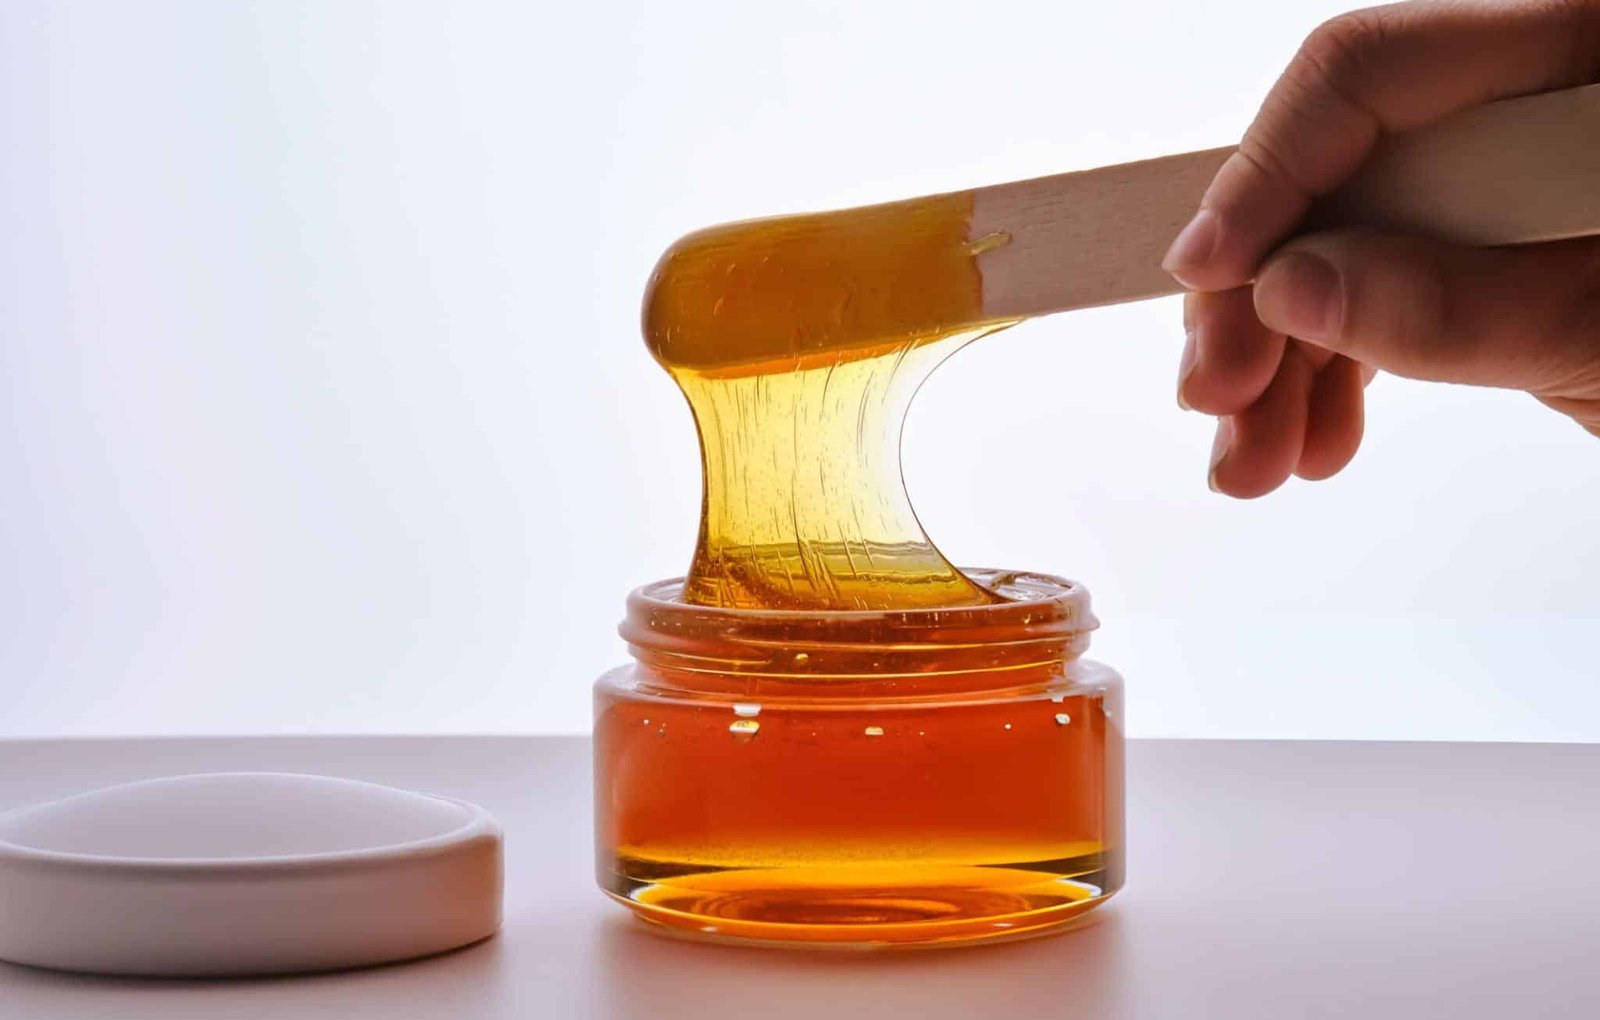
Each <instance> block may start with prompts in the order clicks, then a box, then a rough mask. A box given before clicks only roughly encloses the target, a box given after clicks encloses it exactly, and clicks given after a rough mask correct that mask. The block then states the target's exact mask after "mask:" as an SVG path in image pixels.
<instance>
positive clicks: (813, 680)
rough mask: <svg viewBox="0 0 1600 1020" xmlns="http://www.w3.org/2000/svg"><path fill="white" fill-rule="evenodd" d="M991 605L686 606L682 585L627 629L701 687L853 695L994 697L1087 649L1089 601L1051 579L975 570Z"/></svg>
mask: <svg viewBox="0 0 1600 1020" xmlns="http://www.w3.org/2000/svg"><path fill="white" fill-rule="evenodd" d="M966 573H967V574H968V575H969V576H970V577H971V578H972V579H973V580H975V581H977V582H978V583H979V584H982V585H984V586H985V587H987V588H990V589H991V590H993V591H995V592H997V593H998V594H1000V595H1001V596H1003V598H1004V601H1000V602H996V603H993V604H989V605H978V606H958V607H949V608H936V609H908V610H892V611H883V612H877V611H873V612H810V611H774V610H751V609H722V608H718V607H712V606H697V605H690V604H688V603H685V602H682V601H679V600H678V595H679V593H680V591H681V589H682V580H681V579H676V580H671V581H661V582H657V583H655V584H651V585H646V586H644V587H642V588H639V589H637V590H636V591H634V592H633V593H632V594H631V595H629V596H628V611H627V616H626V618H625V619H624V620H623V622H622V625H621V627H620V628H619V632H620V633H621V635H622V638H623V640H625V641H627V642H628V646H629V650H630V651H631V652H632V653H633V656H634V658H636V659H637V660H638V661H639V663H640V664H641V665H643V666H647V667H650V668H651V669H653V670H656V671H661V672H664V673H667V674H673V675H677V676H679V679H680V681H681V682H684V683H686V684H688V685H691V686H695V687H705V686H708V685H709V686H712V687H717V688H720V687H723V686H724V685H725V684H729V683H731V684H733V685H735V686H737V685H738V684H741V683H748V682H751V681H756V680H760V681H764V682H770V683H772V684H777V685H780V686H783V687H791V686H792V687H795V688H796V689H805V690H812V691H815V690H818V689H822V688H826V689H828V690H830V691H837V692H838V693H841V694H843V693H845V692H846V691H847V690H850V689H854V688H858V687H863V686H871V687H873V688H878V689H881V688H882V687H883V686H885V685H891V686H892V685H894V684H905V683H909V682H916V685H917V687H918V689H919V690H926V689H927V688H928V687H929V686H930V685H937V686H939V687H941V688H949V689H952V690H959V689H978V688H983V689H991V688H996V687H1009V686H1013V685H1014V683H1013V681H1015V683H1016V684H1025V683H1028V682H1031V679H1033V678H1037V677H1038V676H1039V675H1040V674H1041V673H1051V672H1058V671H1059V670H1060V668H1061V667H1062V666H1063V665H1064V664H1065V663H1067V662H1070V661H1072V660H1073V659H1076V658H1077V657H1078V656H1080V655H1081V654H1082V653H1083V651H1084V650H1085V649H1086V648H1087V647H1088V645H1089V634H1090V632H1091V631H1092V630H1093V629H1094V628H1095V626H1096V621H1095V619H1094V616H1093V614H1092V613H1091V612H1090V609H1089V593H1088V591H1087V590H1086V589H1085V588H1084V587H1083V586H1082V585H1079V584H1076V583H1074V582H1072V581H1066V580H1063V579H1061V578H1057V577H1051V576H1049V575H1045V574H1028V573H1020V572H1013V571H997V570H969V571H967V572H966Z"/></svg>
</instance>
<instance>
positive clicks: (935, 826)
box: [595, 653, 1122, 946]
mask: <svg viewBox="0 0 1600 1020" xmlns="http://www.w3.org/2000/svg"><path fill="white" fill-rule="evenodd" d="M797 654H800V655H802V656H803V655H804V654H805V653H797ZM1022 672H1023V673H1024V674H1025V676H1024V678H1023V679H1022V682H1020V683H1019V682H1018V678H1016V677H1014V676H1012V675H1011V671H1006V670H997V671H995V672H994V673H993V674H992V675H989V676H985V675H983V674H981V673H980V674H972V673H970V672H969V673H964V674H962V675H961V677H960V683H959V689H958V690H954V691H951V690H947V689H945V688H944V687H943V686H942V685H941V684H940V683H938V682H937V678H930V679H929V680H927V681H923V680H921V679H918V678H912V679H909V680H901V681H894V680H891V681H886V682H883V683H882V684H881V685H879V686H877V687H876V688H874V689H873V690H872V691H871V692H870V694H868V695H867V696H865V697H859V696H858V697H849V696H840V695H839V694H837V693H830V692H828V691H826V690H821V691H817V692H812V693H807V692H805V691H804V690H801V691H800V692H798V693H797V692H796V690H795V685H794V684H780V685H779V686H782V687H783V693H781V694H777V695H773V694H772V693H771V692H767V693H763V688H765V687H771V686H772V684H770V683H768V682H765V681H763V680H762V679H761V678H748V679H746V680H745V681H743V683H742V690H736V689H728V688H727V687H726V686H724V685H720V684H715V683H710V684H703V685H702V684H701V681H702V680H703V677H697V676H696V675H695V674H694V673H692V672H687V671H686V672H682V673H676V672H674V671H671V670H668V671H659V670H648V669H641V668H639V667H625V668H623V669H619V670H615V671H613V672H612V673H610V674H607V675H606V676H605V677H603V678H602V679H601V681H600V682H599V684H597V686H596V726H595V754H596V757H595V761H596V792H597V798H596V811H597V816H596V821H597V837H598V838H597V848H596V849H597V855H598V859H597V872H598V878H599V882H600V885H601V886H602V887H603V888H604V889H605V891H606V892H607V893H609V894H610V895H612V896H613V897H614V898H616V899H618V900H620V901H622V902H623V903H625V904H626V905H627V906H629V907H630V908H632V909H633V910H634V911H636V912H637V913H638V914H639V915H640V916H641V917H643V918H644V919H645V920H648V921H653V922H656V923H659V924H662V925H667V926H670V927H674V928H678V929H683V930H686V931H689V932H694V933H698V934H703V935H709V936H712V937H722V938H740V939H751V940H763V941H774V942H800V943H809V944H834V945H877V946H888V945H918V944H930V943H939V942H948V941H957V940H960V941H966V940H973V939H998V938H1008V937H1018V936H1022V935H1027V934H1038V933H1041V932H1042V931H1045V930H1048V929H1052V928H1055V927H1059V926H1061V925H1063V924H1064V923H1066V922H1067V921H1069V920H1070V919H1071V918H1073V917H1074V916H1075V915H1077V914H1080V913H1082V912H1083V911H1085V910H1087V909H1089V908H1090V907H1092V906H1094V905H1096V904H1097V903H1099V902H1100V901H1102V900H1104V899H1105V898H1106V897H1107V896H1109V895H1111V894H1112V893H1113V892H1115V891H1116V890H1117V889H1118V888H1119V887H1120V886H1121V884H1122V735H1121V728H1120V725H1121V724H1120V713H1121V701H1120V699H1121V684H1120V680H1119V679H1118V678H1117V676H1116V674H1115V673H1113V672H1112V671H1111V670H1109V669H1107V668H1106V667H1104V666H1100V665H1098V664H1096V663H1092V662H1087V661H1082V660H1074V661H1070V662H1067V663H1066V664H1065V665H1064V666H1062V665H1060V664H1058V665H1057V666H1056V667H1055V668H1054V669H1048V668H1047V669H1042V670H1034V671H1028V670H1024V671H1022ZM679 685H681V686H679ZM740 686H741V685H740V684H738V683H736V684H735V687H736V688H737V687H740ZM802 687H803V685H802Z"/></svg>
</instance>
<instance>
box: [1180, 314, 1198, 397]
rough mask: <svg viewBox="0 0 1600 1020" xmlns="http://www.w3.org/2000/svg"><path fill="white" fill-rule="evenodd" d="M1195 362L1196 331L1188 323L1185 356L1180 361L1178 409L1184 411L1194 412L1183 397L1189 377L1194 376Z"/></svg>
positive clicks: (1184, 335) (1185, 335)
mask: <svg viewBox="0 0 1600 1020" xmlns="http://www.w3.org/2000/svg"><path fill="white" fill-rule="evenodd" d="M1194 360H1195V344H1194V329H1193V328H1192V327H1190V326H1189V325H1188V324H1187V323H1186V324H1185V325H1184V329H1183V356H1182V357H1181V358H1179V359H1178V407H1179V408H1180V409H1181V410H1184V411H1193V410H1194V408H1192V407H1190V406H1189V402H1188V401H1187V400H1185V399H1184V397H1183V388H1184V386H1186V385H1187V384H1188V382H1189V377H1190V376H1191V375H1193V374H1194Z"/></svg>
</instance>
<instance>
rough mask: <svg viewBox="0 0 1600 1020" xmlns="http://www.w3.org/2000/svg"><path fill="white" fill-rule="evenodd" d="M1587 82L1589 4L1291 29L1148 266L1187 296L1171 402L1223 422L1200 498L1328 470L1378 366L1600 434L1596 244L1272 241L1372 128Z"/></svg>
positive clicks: (1340, 171)
mask: <svg viewBox="0 0 1600 1020" xmlns="http://www.w3.org/2000/svg"><path fill="white" fill-rule="evenodd" d="M1597 80H1600V0H1521V2H1497V3H1486V4H1460V3H1450V2H1414V3H1401V4H1395V5H1392V6H1389V7H1379V8H1373V9H1371V10H1364V11H1357V12H1354V13H1351V14H1346V15H1342V16H1340V17H1338V18H1335V19H1333V20H1332V21H1330V22H1328V23H1326V24H1324V25H1322V26H1321V27H1320V28H1318V29H1317V30H1316V31H1315V32H1313V33H1312V34H1311V36H1310V37H1308V38H1307V39H1306V41H1305V43H1304V44H1303V45H1302V46H1301V49H1300V52H1299V53H1298V54H1297V55H1296V56H1295V58H1294V60H1293V61H1291V62H1290V64H1289V66H1288V68H1287V69H1286V70H1285V71H1284V72H1283V75H1282V76H1281V77H1280V78H1279V79H1278V82H1277V84H1276V85H1274V86H1273V89H1272V91H1271V92H1270V93H1269V94H1268V96H1267V98H1266V101H1265V102H1264V103H1263V104H1262V107H1261V111H1260V113H1259V114H1258V115H1257V116H1256V119H1255V121H1254V122H1253V123H1252V124H1251V125H1250V129H1249V130H1248V131H1247V132H1246V134H1245V137H1244V140H1243V141H1242V142H1241V143H1240V146H1239V151H1238V152H1237V153H1236V154H1234V155H1233V156H1232V157H1230V158H1229V159H1228V161H1227V162H1226V163H1225V164H1224V165H1223V167H1222V169H1221V170H1220V171H1219V172H1218V174H1217V176H1216V179H1215V180H1214V181H1212V183H1211V186H1210V187H1209V188H1208V189H1207V191H1206V193H1205V196H1204V197H1203V198H1202V199H1201V202H1200V211H1199V212H1198V213H1197V214H1196V216H1195V218H1194V220H1192V221H1191V222H1190V223H1189V225H1188V226H1186V227H1185V228H1184V230H1183V231H1182V232H1181V233H1180V234H1179V235H1178V237H1177V239H1176V240H1175V241H1174V242H1173V245H1172V249H1171V251H1170V252H1168V254H1167V258H1166V260H1165V261H1164V262H1163V265H1164V266H1165V268H1166V269H1167V271H1168V272H1170V273H1172V275H1173V276H1175V277H1176V278H1177V279H1178V281H1179V282H1180V283H1182V284H1183V285H1184V286H1185V287H1187V288H1188V289H1189V290H1190V291H1191V293H1189V294H1186V295H1185V297H1184V332H1185V334H1186V335H1187V339H1186V342H1185V345H1184V351H1183V357H1182V360H1181V362H1180V367H1179V382H1178V402H1179V404H1180V405H1182V406H1184V407H1185V408H1191V409H1193V410H1197V411H1202V412H1205V413H1207V414H1212V415H1216V416H1217V417H1218V418H1219V419H1220V420H1219V421H1218V425H1217V438H1216V443H1215V445H1214V446H1213V449H1212V457H1211V472H1210V483H1211V487H1212V488H1213V489H1215V490H1217V491H1219V492H1223V493H1226V494H1228V495H1230V496H1238V497H1241V498H1253V497H1256V496H1261V495H1265V494H1266V493H1268V492H1271V491H1272V490H1273V489H1276V488H1277V487H1278V486H1280V485H1282V484H1283V483H1284V481H1285V480H1287V479H1288V477H1289V476H1290V475H1291V474H1294V475H1298V476H1299V477H1301V478H1307V479H1320V478H1327V477H1328V476H1330V475H1333V474H1335V473H1336V472H1338V471H1339V470H1340V469H1341V468H1343V467H1344V466H1345V465H1346V464H1348V463H1349V461H1350V458H1351V457H1353V456H1354V455H1355V452H1356V448H1357V447H1358V446H1359V445H1360V443H1361V433H1362V425H1363V404H1364V394H1363V390H1364V388H1365V386H1366V384H1367V383H1368V382H1370V381H1371V379H1372V377H1373V375H1374V374H1375V373H1376V372H1377V371H1378V370H1380V369H1381V370H1383V371H1386V372H1392V373H1394V374H1396V375H1402V376H1408V377H1411V378H1415V379H1429V380H1436V381H1440V382H1456V383H1470V384H1475V385H1481V386H1500V387H1507V388H1512V389H1521V390H1526V391H1527V392H1529V393H1531V394H1532V395H1533V396H1534V397H1536V398H1537V399H1539V400H1540V401H1541V402H1543V403H1544V404H1546V405H1548V406H1549V407H1551V408H1553V409H1555V410H1557V411H1559V412H1561V413H1562V414H1565V415H1568V416H1569V417H1571V418H1572V419H1573V420H1574V421H1576V422H1577V423H1578V424H1579V425H1581V426H1583V427H1584V428H1585V429H1587V430H1588V431H1590V432H1591V433H1594V434H1595V435H1596V436H1600V239H1597V238H1584V239H1581V240H1575V241H1562V242H1557V243H1552V244H1543V245H1532V246H1527V247H1522V248H1501V249H1474V248H1462V247H1456V246H1452V245H1447V244H1441V243H1437V242H1433V241H1429V240H1425V239H1422V238H1418V237H1411V236H1406V235H1401V234H1393V233H1381V232H1377V231H1370V230H1329V231H1323V232H1318V233H1312V234H1305V235H1301V236H1298V237H1294V238H1293V239H1292V240H1288V242H1287V243H1284V242H1285V239H1286V238H1288V237H1289V235H1290V234H1291V232H1292V231H1293V230H1294V228H1295V227H1296V225H1297V224H1298V223H1299V221H1300V219H1301V217H1302V216H1304V215H1305V213H1306V210H1307V209H1308V207H1309V206H1310V204H1311V202H1312V200H1313V199H1315V198H1317V197H1318V196H1321V195H1325V194H1327V193H1329V192H1331V191H1333V190H1335V189H1336V188H1337V187H1338V186H1339V185H1340V184H1342V183H1343V182H1344V181H1345V180H1346V179H1347V178H1348V177H1349V176H1350V175H1351V174H1352V173H1353V172H1354V171H1355V170H1356V169H1357V168H1358V167H1359V166H1360V165H1361V163H1362V162H1363V161H1364V160H1365V159H1366V157H1367V155H1368V154H1369V153H1370V152H1371V151H1372V148H1373V146H1374V144H1375V143H1376V142H1377V140H1378V138H1379V137H1380V136H1381V135H1383V134H1386V133H1389V132H1397V131H1404V130H1406V129H1409V128H1413V127H1417V126H1419V125H1421V124H1425V123H1427V122H1429V121H1432V120H1435V119H1437V118H1439V117H1441V116H1443V115H1445V114H1447V113H1450V112H1452V111H1454V110H1457V109H1461V108H1463V107H1468V106H1476V105H1478V104H1480V103H1485V102H1488V101H1490V100H1494V99H1500V98H1505V97H1507V96H1513V95H1521V94H1527V93H1532V92H1544V91H1549V90H1553V89H1557V88H1564V87H1569V86H1573V85H1580V84H1586V83H1589V82H1593V81H1597ZM1252 280H1253V281H1254V282H1253V283H1252Z"/></svg>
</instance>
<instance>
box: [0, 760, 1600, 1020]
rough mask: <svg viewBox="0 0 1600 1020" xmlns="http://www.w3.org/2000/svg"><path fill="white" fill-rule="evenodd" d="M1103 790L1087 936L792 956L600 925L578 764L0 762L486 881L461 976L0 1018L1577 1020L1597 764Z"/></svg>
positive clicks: (1238, 767)
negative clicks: (323, 787)
mask: <svg viewBox="0 0 1600 1020" xmlns="http://www.w3.org/2000/svg"><path fill="white" fill-rule="evenodd" d="M1128 765H1129V783H1128V791H1129V815H1128V822H1129V853H1130V856H1129V868H1128V872H1129V878H1128V887H1127V889H1126V890H1125V891H1124V892H1123V893H1122V894H1121V895H1120V896H1118V897H1117V898H1116V899H1115V900H1113V901H1112V903H1111V904H1110V905H1109V906H1107V907H1104V908H1102V909H1101V910H1100V911H1098V912H1097V914H1098V915H1099V920H1098V923H1095V924H1090V925H1087V926H1085V927H1082V928H1079V929H1077V930H1075V931H1072V932H1069V933H1067V934H1065V935H1062V936H1059V937H1056V938H1048V939H1041V940H1036V941H1032V942H1019V943H1013V944H1010V945H997V946H989V947H981V948H969V949H965V950H959V949H958V950H938V951H928V952H915V953H900V954H865V953H862V954H822V953H804V952H789V951H776V950H761V949H731V948H726V947H719V946H707V945H699V944H692V943H687V942H679V941H673V940H670V939H666V938H662V937H660V936H657V935H654V934H652V933H650V932H648V931H646V930H643V929H642V927H641V926H639V925H638V924H636V923H635V922H632V921H630V920H629V919H628V918H627V917H626V916H625V912H624V911H622V910H621V909H619V908H617V907H615V906H613V905H611V904H610V903H608V902H607V901H605V900H604V899H603V898H602V897H601V895H600V893H598V892H597V891H596V890H595V888H594V886H593V880H592V878H591V875H590V844H589V815H590V812H589V765H588V743H587V741H584V740H579V739H575V738H548V737H545V738H541V737H344V738H310V737H308V738H238V739H221V738H219V739H179V740H156V739H151V740H63V741H12V742H0V809H5V808H9V807H14V806H17V805H20V804H24V803H29V802H33V801H37V800H42V799H47V798H51V797H55V796H58V795H63V794H67V793H72V792H75V791H78V790H83V789H89V788H92V787H96V786H102V785H107V784H110V783H114V782H122V781H126V780H130V779H135V778H145V777H151V776H158V775H170V774H175V773H182V772H193V771H202V770H227V769H271V770H287V771H304V772H318V773H325V774H329V775H339V776H349V777H353V778H358V779H369V780H374V781H377V782H382V783H389V784H393V785H397V786H404V787H409V788H412V789H417V790H424V791H429V792H434V793H441V794H446V795H449V796H454V797H463V798H466V799H469V800H473V801H476V802H478V803H480V804H482V805H484V806H485V807H487V808H489V810H491V811H492V812H494V813H495V814H496V815H498V816H499V818H500V820H501V821H502V822H503V823H504V825H505V829H506V855H507V859H506V871H507V876H506V923H505V927H504V929H503V930H502V931H501V933H500V935H499V936H497V937H496V938H494V939H491V940H489V941H488V942H484V943H480V944H478V945H477V946H473V947H470V948H468V949H465V950H461V951H458V952H455V953H450V954H446V955H443V956H438V957H434V958H431V959H427V960H422V961H419V962H414V963H410V964H399V965H395V966H390V967H382V968H376V969H370V970H363V971H350V972H345V973H339V974H326V975H319V976H310V977H295V978H273V979H256V980H245V981H237V980H235V981H174V980H137V979H113V978H93V977H83V976H76V975H70V974H60V973H53V972H48V971H40V970H33V969H30V968H25V967H19V966H14V965H10V964H0V1017H4V1018H8V1020H9V1018H13V1017H29V1018H32V1017H73V1018H94V1017H105V1018H117V1020H122V1018H130V1020H132V1018H141V1017H152V1018H161V1020H185V1018H207V1020H212V1018H227V1017H274V1018H299V1017H328V1018H341V1020H342V1018H362V1017H375V1018H383V1020H394V1018H417V1020H423V1018H431V1017H448V1018H451V1020H461V1018H472V1017H519V1018H522V1017H530V1018H531V1017H539V1018H543V1017H551V1018H562V1020H565V1018H587V1017H652V1018H662V1020H671V1018H679V1017H681V1018H686V1020H687V1018H693V1020H715V1018H718V1017H752V1018H761V1020H785V1018H805V1020H847V1018H853V1017H863V1018H868V1017H870V1018H873V1020H892V1018H897V1017H908V1018H911V1017H914V1018H918V1020H937V1018H943V1017H986V1018H987V1017H1001V1016H1004V1017H1050V1018H1069V1017H1079V1016H1082V1017H1095V1018H1118V1017H1153V1018H1162V1020H1166V1018H1174V1020H1182V1018H1192V1017H1227V1018H1229V1020H1245V1018H1254V1017H1263V1018H1266V1017H1270V1018H1273V1020H1296V1018H1310V1017H1352V1016H1359V1017H1363V1018H1374V1017H1401V1016H1404V1017H1451V1018H1469V1017H1495V1018H1501V1020H1504V1018H1515V1020H1521V1018H1546V1017H1582V1018H1585V1020H1592V1018H1594V1017H1597V1016H1600V745H1589V746H1579V745H1552V744H1545V745H1507V744H1379V743H1368V744H1361V743H1280V742H1266V741H1261V742H1220V741H1218V742H1211V741H1205V742H1202V741H1134V742H1133V743H1132V745H1131V747H1130V750H1129V756H1128ZM0 909H3V904H0Z"/></svg>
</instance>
